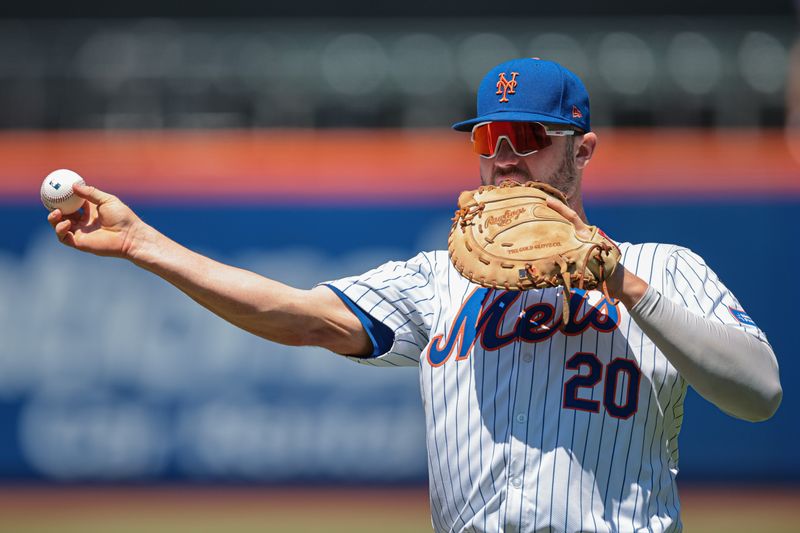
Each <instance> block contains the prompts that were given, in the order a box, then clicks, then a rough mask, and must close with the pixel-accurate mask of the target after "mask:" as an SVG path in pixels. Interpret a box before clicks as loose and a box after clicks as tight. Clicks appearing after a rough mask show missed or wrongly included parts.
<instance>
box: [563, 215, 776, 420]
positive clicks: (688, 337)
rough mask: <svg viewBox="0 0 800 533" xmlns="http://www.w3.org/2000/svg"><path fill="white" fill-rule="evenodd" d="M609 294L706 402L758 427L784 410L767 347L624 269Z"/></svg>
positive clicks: (575, 219) (573, 218) (582, 227)
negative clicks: (754, 423)
mask: <svg viewBox="0 0 800 533" xmlns="http://www.w3.org/2000/svg"><path fill="white" fill-rule="evenodd" d="M547 205H548V206H549V207H551V208H552V209H554V210H555V211H558V212H559V213H560V214H561V215H562V216H564V217H565V218H567V219H568V220H569V221H570V222H572V224H573V225H574V226H575V228H576V230H577V231H578V233H581V232H587V233H590V230H589V228H588V227H587V226H586V224H585V223H584V222H583V220H581V218H580V217H579V216H578V215H577V214H576V213H575V212H574V211H573V210H572V209H570V208H569V207H566V206H565V205H564V204H562V203H561V202H558V201H556V200H548V202H547ZM608 290H609V293H610V295H611V296H613V297H614V298H617V299H619V300H620V301H621V302H622V304H623V305H625V307H626V308H627V309H628V311H630V314H631V317H632V318H633V319H634V320H635V321H636V323H637V324H638V325H639V327H640V328H641V329H642V331H643V332H644V333H645V334H646V335H647V336H648V338H650V340H652V341H653V342H654V343H655V345H656V346H657V347H658V349H659V350H661V352H662V353H663V354H664V355H665V356H666V357H667V359H669V362H670V363H672V365H673V366H674V367H675V368H676V369H677V370H678V372H680V374H681V375H682V376H683V377H684V379H686V381H687V382H688V383H689V384H690V385H691V386H692V387H693V388H694V389H695V390H696V391H697V392H698V393H699V394H700V395H701V396H703V397H704V398H705V399H706V400H708V401H710V402H711V403H713V404H714V405H716V406H717V407H719V408H720V409H722V410H723V411H725V412H726V413H728V414H730V415H732V416H735V417H737V418H742V419H744V420H750V421H754V422H755V421H760V420H766V419H768V418H770V417H771V416H772V415H773V414H774V413H775V411H776V410H777V409H778V406H779V405H780V402H781V398H782V395H783V391H782V389H781V383H780V376H779V374H778V364H777V361H776V358H775V354H774V353H773V352H772V349H771V348H770V347H769V345H768V344H767V343H764V342H761V341H759V340H758V339H756V338H754V337H753V336H752V335H749V334H747V333H745V332H743V331H741V330H737V329H735V328H731V327H729V326H726V325H724V324H720V323H718V322H712V321H710V320H706V319H705V318H704V317H701V316H698V315H696V314H694V313H692V312H690V311H689V310H688V309H686V308H685V307H682V306H679V305H677V304H675V303H673V302H671V301H670V300H668V299H667V298H664V297H663V296H661V295H660V294H659V293H658V292H657V291H656V290H655V289H653V288H651V287H650V286H649V285H648V284H647V282H646V281H644V280H643V279H641V278H639V277H638V276H636V275H635V274H633V273H632V272H630V271H629V270H627V269H626V268H625V267H623V266H622V265H618V266H617V269H616V270H615V271H614V274H613V275H612V276H611V278H610V279H609V280H608Z"/></svg>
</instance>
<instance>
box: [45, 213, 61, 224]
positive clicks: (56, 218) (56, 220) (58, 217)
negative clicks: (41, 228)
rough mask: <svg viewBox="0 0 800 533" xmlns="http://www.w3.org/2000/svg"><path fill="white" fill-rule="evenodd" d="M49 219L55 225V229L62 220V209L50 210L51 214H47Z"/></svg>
mask: <svg viewBox="0 0 800 533" xmlns="http://www.w3.org/2000/svg"><path fill="white" fill-rule="evenodd" d="M47 221H48V222H49V223H50V225H51V226H53V229H56V224H58V223H59V222H61V210H60V209H53V210H52V211H50V214H49V215H47Z"/></svg>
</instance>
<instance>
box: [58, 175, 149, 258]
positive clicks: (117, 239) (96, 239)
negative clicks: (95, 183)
mask: <svg viewBox="0 0 800 533" xmlns="http://www.w3.org/2000/svg"><path fill="white" fill-rule="evenodd" d="M73 192H74V193H75V195H76V196H78V197H80V198H82V199H83V205H82V211H77V212H75V213H73V214H69V215H65V214H63V213H62V212H61V210H59V209H55V210H53V211H52V212H51V213H50V215H49V216H48V217H47V220H48V222H50V225H51V226H52V227H53V229H54V230H55V232H56V235H57V236H58V240H60V241H61V242H62V243H64V244H66V245H67V246H71V247H73V248H76V249H78V250H81V251H83V252H89V253H93V254H95V255H104V256H112V257H128V255H129V251H130V247H131V243H132V240H133V236H134V235H135V232H136V230H137V229H138V228H140V227H142V226H143V225H144V223H143V222H142V220H141V219H140V218H139V217H137V216H136V214H135V213H134V212H133V211H132V210H131V209H130V208H129V207H128V206H127V205H125V204H124V203H122V202H121V201H120V200H119V198H117V197H116V196H113V195H111V194H108V193H105V192H103V191H101V190H99V189H97V188H96V187H90V186H87V185H82V184H79V183H76V184H74V185H73Z"/></svg>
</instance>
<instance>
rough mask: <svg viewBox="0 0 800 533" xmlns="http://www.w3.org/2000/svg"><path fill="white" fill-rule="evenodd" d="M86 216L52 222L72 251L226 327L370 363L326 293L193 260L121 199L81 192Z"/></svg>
mask: <svg viewBox="0 0 800 533" xmlns="http://www.w3.org/2000/svg"><path fill="white" fill-rule="evenodd" d="M74 191H75V194H77V195H78V196H80V197H81V198H83V199H84V200H85V202H84V205H83V212H82V213H81V212H79V213H76V214H74V215H67V216H65V215H62V214H61V212H60V211H59V210H55V211H53V212H51V213H50V215H49V216H48V221H49V222H50V224H51V225H52V226H53V228H54V230H55V232H56V235H57V236H58V239H59V240H60V241H61V242H62V243H64V244H65V245H67V246H70V247H72V248H75V249H77V250H80V251H83V252H89V253H93V254H96V255H101V256H110V257H119V258H123V259H127V260H130V261H131V262H133V263H134V264H136V265H137V266H139V267H141V268H144V269H146V270H149V271H150V272H153V273H154V274H156V275H157V276H160V277H161V278H163V279H165V280H166V281H168V282H169V283H171V284H173V285H174V286H176V287H177V288H178V289H180V290H181V291H183V292H184V293H186V294H187V295H188V296H189V297H190V298H192V299H193V300H194V301H196V302H197V303H199V304H200V305H202V306H203V307H205V308H207V309H209V310H210V311H212V312H213V313H215V314H217V315H219V316H220V317H222V318H224V319H225V320H227V321H228V322H230V323H232V324H234V325H236V326H238V327H240V328H242V329H244V330H246V331H249V332H250V333H253V334H255V335H258V336H260V337H263V338H265V339H268V340H271V341H274V342H278V343H281V344H288V345H292V346H302V345H313V346H321V347H323V348H327V349H329V350H331V351H334V352H337V353H343V354H348V355H366V354H368V353H370V352H371V351H372V345H371V342H370V340H369V337H368V336H367V334H366V332H365V331H364V328H363V327H362V325H361V322H360V321H359V320H358V318H357V317H356V316H355V315H354V314H353V313H352V312H351V311H350V310H349V309H348V308H347V306H346V305H345V304H344V303H343V302H342V301H341V300H340V299H339V297H338V296H336V295H335V294H334V293H333V292H332V291H331V290H330V289H328V288H327V287H316V288H314V289H311V290H302V289H296V288H293V287H290V286H288V285H285V284H283V283H280V282H277V281H274V280H271V279H268V278H265V277H263V276H260V275H258V274H255V273H253V272H249V271H247V270H243V269H240V268H236V267H232V266H229V265H225V264H222V263H219V262H218V261H214V260H213V259H210V258H208V257H205V256H203V255H200V254H198V253H195V252H193V251H191V250H189V249H187V248H185V247H183V246H181V245H180V244H178V243H176V242H175V241H173V240H171V239H169V238H168V237H166V236H164V235H163V234H161V233H159V232H158V231H157V230H155V229H154V228H152V227H151V226H149V225H147V224H146V223H144V221H142V220H141V219H140V218H139V217H138V216H136V214H135V213H134V212H133V211H132V210H131V209H130V208H129V207H128V206H127V205H125V204H124V203H122V202H121V201H120V200H119V199H118V198H117V197H115V196H113V195H110V194H108V193H105V192H102V191H100V190H98V189H96V188H95V187H87V186H75V187H74Z"/></svg>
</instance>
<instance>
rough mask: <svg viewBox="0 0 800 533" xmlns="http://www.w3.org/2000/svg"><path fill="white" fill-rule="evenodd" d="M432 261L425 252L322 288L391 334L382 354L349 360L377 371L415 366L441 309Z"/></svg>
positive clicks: (333, 282) (429, 255)
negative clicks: (339, 295) (342, 297)
mask: <svg viewBox="0 0 800 533" xmlns="http://www.w3.org/2000/svg"><path fill="white" fill-rule="evenodd" d="M434 260H435V257H434V255H433V254H428V253H424V252H423V253H421V254H419V255H417V256H416V257H414V258H412V259H410V260H408V261H391V262H389V263H385V264H383V265H381V266H379V267H377V268H375V269H373V270H370V271H369V272H366V273H364V274H362V275H360V276H351V277H347V278H343V279H339V280H334V281H328V282H325V283H324V284H323V285H328V286H329V287H332V288H335V289H337V290H338V291H341V293H343V294H344V295H345V296H346V297H347V298H348V299H349V300H350V302H352V304H354V305H356V306H358V308H359V309H360V310H361V311H363V312H364V313H366V314H367V315H369V317H371V318H372V319H374V320H377V321H379V322H380V323H382V324H384V325H385V326H387V327H388V328H389V329H390V330H391V331H392V332H393V333H394V339H393V340H392V342H391V346H390V347H389V348H388V350H386V351H385V352H384V353H377V354H373V356H372V357H350V356H348V358H349V359H351V360H353V361H357V362H359V363H364V364H370V365H376V366H417V365H418V364H419V358H420V354H421V353H422V350H423V349H424V348H425V346H426V345H427V344H428V339H429V337H430V332H431V327H432V324H433V317H434V315H435V314H436V309H437V307H438V306H439V305H440V299H439V298H438V295H437V293H436V286H437V284H436V280H435V277H434V275H435V268H434V266H433V262H434ZM356 314H358V313H356ZM362 323H363V320H362ZM371 338H372V337H371ZM374 342H375V341H374V339H373V343H374ZM387 344H388V343H387ZM379 351H380V350H379Z"/></svg>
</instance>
